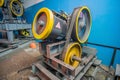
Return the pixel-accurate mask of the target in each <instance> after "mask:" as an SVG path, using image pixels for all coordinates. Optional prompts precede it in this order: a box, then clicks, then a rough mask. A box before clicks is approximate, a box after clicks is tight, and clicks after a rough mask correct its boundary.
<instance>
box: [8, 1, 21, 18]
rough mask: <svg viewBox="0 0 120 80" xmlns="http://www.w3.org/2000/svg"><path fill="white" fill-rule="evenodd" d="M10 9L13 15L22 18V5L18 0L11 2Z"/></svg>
mask: <svg viewBox="0 0 120 80" xmlns="http://www.w3.org/2000/svg"><path fill="white" fill-rule="evenodd" d="M10 9H11V12H12V13H13V15H15V16H22V15H23V5H22V3H21V2H19V1H18V0H11V2H10Z"/></svg>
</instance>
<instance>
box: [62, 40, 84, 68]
mask: <svg viewBox="0 0 120 80" xmlns="http://www.w3.org/2000/svg"><path fill="white" fill-rule="evenodd" d="M81 53H82V49H81V47H80V44H79V43H77V42H75V43H70V44H69V45H68V47H67V50H66V53H65V57H64V62H65V63H67V64H69V65H71V66H73V67H75V68H76V67H77V66H78V65H79V62H78V61H77V60H73V59H72V57H73V56H76V57H78V58H81Z"/></svg>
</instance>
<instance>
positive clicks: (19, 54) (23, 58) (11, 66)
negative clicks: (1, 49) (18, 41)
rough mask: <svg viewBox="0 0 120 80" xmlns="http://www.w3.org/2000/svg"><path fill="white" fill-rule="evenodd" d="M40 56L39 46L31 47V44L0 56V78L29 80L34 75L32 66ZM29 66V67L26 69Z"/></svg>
mask: <svg viewBox="0 0 120 80" xmlns="http://www.w3.org/2000/svg"><path fill="white" fill-rule="evenodd" d="M0 54H2V53H0ZM39 56H40V53H39V48H38V46H37V48H36V49H31V48H29V44H26V46H20V47H19V48H17V49H14V50H13V51H11V52H10V53H9V54H7V55H5V56H2V57H0V80H28V77H29V76H30V75H32V72H31V69H30V66H31V65H32V63H34V62H36V61H38V60H39ZM27 67H28V69H25V70H24V68H27ZM18 71H20V72H18Z"/></svg>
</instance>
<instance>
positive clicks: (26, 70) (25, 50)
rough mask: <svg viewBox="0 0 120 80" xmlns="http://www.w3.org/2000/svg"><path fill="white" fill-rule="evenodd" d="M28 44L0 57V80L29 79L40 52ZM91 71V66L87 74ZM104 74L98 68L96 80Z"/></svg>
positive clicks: (103, 79)
mask: <svg viewBox="0 0 120 80" xmlns="http://www.w3.org/2000/svg"><path fill="white" fill-rule="evenodd" d="M29 44H30V43H27V44H26V45H25V44H24V45H25V46H20V47H19V48H17V49H13V50H12V51H11V52H10V53H9V54H7V55H5V56H2V57H0V80H29V78H30V77H31V76H34V75H33V74H32V71H31V65H32V64H33V63H34V62H37V61H38V60H39V58H40V52H39V47H38V45H37V48H36V49H31V48H29ZM0 54H2V53H0ZM93 71H94V69H93V68H91V69H90V72H89V71H88V74H91V72H93ZM106 76H108V75H106V74H105V72H104V71H103V70H99V71H98V73H97V74H96V80H106ZM111 80H112V79H111Z"/></svg>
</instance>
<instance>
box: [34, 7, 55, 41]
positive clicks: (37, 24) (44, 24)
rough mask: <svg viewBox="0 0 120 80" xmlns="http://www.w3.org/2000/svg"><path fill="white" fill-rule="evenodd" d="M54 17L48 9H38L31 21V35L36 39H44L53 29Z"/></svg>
mask: <svg viewBox="0 0 120 80" xmlns="http://www.w3.org/2000/svg"><path fill="white" fill-rule="evenodd" d="M53 24H54V16H53V13H52V11H51V10H49V9H48V8H42V9H40V10H39V11H38V12H37V13H36V15H35V17H34V20H33V24H32V33H33V36H34V38H36V39H42V40H43V39H46V38H47V37H48V36H49V35H50V33H51V31H52V28H53Z"/></svg>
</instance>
